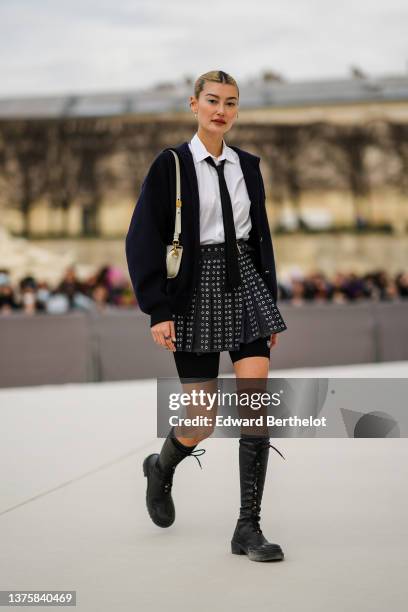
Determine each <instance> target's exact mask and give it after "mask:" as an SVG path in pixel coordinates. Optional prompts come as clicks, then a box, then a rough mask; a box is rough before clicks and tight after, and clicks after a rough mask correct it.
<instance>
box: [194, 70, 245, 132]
mask: <svg viewBox="0 0 408 612" xmlns="http://www.w3.org/2000/svg"><path fill="white" fill-rule="evenodd" d="M190 105H191V109H192V111H193V112H194V113H197V120H198V124H199V126H200V127H201V128H203V129H205V130H208V131H209V132H213V133H215V132H218V133H221V134H224V133H225V132H228V130H230V129H231V127H232V126H233V124H234V121H235V119H236V118H237V113H238V92H237V88H236V87H235V86H234V85H229V84H227V83H213V82H211V81H206V82H205V84H204V89H203V91H201V92H200V96H199V98H198V100H197V98H195V96H191V97H190Z"/></svg>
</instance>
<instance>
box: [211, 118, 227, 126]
mask: <svg viewBox="0 0 408 612" xmlns="http://www.w3.org/2000/svg"><path fill="white" fill-rule="evenodd" d="M213 122H214V123H219V124H220V125H225V124H226V121H219V120H218V119H213Z"/></svg>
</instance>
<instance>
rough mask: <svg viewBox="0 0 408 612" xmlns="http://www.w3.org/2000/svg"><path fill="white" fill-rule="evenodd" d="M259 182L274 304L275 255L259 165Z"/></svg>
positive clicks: (262, 224)
mask: <svg viewBox="0 0 408 612" xmlns="http://www.w3.org/2000/svg"><path fill="white" fill-rule="evenodd" d="M258 172H259V182H260V189H261V194H262V197H261V207H260V209H261V226H263V227H267V228H268V232H267V235H266V236H264V240H265V241H266V244H267V245H268V248H269V251H270V258H271V262H272V270H270V273H271V278H272V286H273V289H272V293H273V297H274V301H275V304H276V303H277V301H278V281H277V278H276V266H275V255H274V252H273V244H272V237H271V231H270V228H269V221H268V215H267V212H266V204H265V200H266V195H265V185H264V182H263V178H262V173H261V168H260V167H259V170H258Z"/></svg>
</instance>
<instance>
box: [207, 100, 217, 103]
mask: <svg viewBox="0 0 408 612" xmlns="http://www.w3.org/2000/svg"><path fill="white" fill-rule="evenodd" d="M208 101H209V102H210V103H211V102H216V100H210V99H209V100H208Z"/></svg>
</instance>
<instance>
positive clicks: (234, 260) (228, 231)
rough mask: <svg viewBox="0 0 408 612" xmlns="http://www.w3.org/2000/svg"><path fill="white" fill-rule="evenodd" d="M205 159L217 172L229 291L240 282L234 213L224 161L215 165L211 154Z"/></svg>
mask: <svg viewBox="0 0 408 612" xmlns="http://www.w3.org/2000/svg"><path fill="white" fill-rule="evenodd" d="M205 161H206V162H208V163H209V164H210V166H214V168H215V169H216V171H217V174H218V182H219V185H220V195H221V208H222V219H223V222H224V234H225V252H226V253H225V254H226V260H227V283H226V285H227V290H229V291H231V290H232V289H233V288H234V287H238V285H240V284H241V275H240V272H239V265H238V250H237V237H236V234H235V225H234V214H233V212H232V204H231V198H230V194H229V191H228V187H227V183H226V182H225V177H224V163H225V159H223V160H222V161H221V163H220V165H219V166H217V165H216V164H215V162H214V160H213V158H212V157H211V156H208V157H206V158H205Z"/></svg>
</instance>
